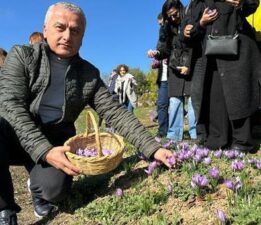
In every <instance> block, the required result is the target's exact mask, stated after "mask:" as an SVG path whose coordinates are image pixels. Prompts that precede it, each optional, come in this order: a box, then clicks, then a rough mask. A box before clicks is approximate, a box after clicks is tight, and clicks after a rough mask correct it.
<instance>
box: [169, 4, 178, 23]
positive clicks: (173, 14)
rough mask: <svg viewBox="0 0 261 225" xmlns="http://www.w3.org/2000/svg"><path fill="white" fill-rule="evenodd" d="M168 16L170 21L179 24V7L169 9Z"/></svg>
mask: <svg viewBox="0 0 261 225" xmlns="http://www.w3.org/2000/svg"><path fill="white" fill-rule="evenodd" d="M167 17H168V21H169V22H170V23H174V24H177V25H178V24H180V13H179V10H178V9H176V8H174V7H173V8H171V9H170V10H168V11H167Z"/></svg>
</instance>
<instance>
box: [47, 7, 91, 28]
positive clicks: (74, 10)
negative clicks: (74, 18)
mask: <svg viewBox="0 0 261 225" xmlns="http://www.w3.org/2000/svg"><path fill="white" fill-rule="evenodd" d="M55 6H62V7H63V8H64V9H68V10H70V11H71V12H73V13H75V14H78V15H81V16H82V18H83V22H84V24H83V25H84V29H85V27H86V17H85V14H84V12H83V10H82V9H81V8H80V7H79V6H77V5H74V4H72V3H69V2H57V3H55V4H53V5H51V6H49V8H48V10H47V12H46V15H45V19H44V25H46V23H47V22H48V20H49V17H50V15H51V13H52V10H53V8H54V7H55Z"/></svg>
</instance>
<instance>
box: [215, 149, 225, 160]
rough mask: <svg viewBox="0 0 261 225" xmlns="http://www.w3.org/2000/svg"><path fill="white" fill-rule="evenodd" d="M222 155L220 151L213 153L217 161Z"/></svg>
mask: <svg viewBox="0 0 261 225" xmlns="http://www.w3.org/2000/svg"><path fill="white" fill-rule="evenodd" d="M222 154H223V151H222V149H219V150H217V151H215V153H214V156H215V157H216V158H219V159H220V158H221V156H222Z"/></svg>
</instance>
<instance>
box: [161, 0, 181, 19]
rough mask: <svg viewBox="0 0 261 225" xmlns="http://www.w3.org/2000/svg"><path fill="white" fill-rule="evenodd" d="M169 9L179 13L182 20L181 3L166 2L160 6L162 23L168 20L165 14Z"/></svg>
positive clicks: (169, 0)
mask: <svg viewBox="0 0 261 225" xmlns="http://www.w3.org/2000/svg"><path fill="white" fill-rule="evenodd" d="M171 8H175V9H177V10H178V11H179V13H180V17H181V19H182V15H183V13H182V11H183V9H184V6H183V4H182V3H181V1H180V0H167V1H166V2H165V3H164V4H163V6H162V12H161V13H162V16H163V19H164V21H166V20H167V19H168V16H167V12H168V11H169V10H170V9H171Z"/></svg>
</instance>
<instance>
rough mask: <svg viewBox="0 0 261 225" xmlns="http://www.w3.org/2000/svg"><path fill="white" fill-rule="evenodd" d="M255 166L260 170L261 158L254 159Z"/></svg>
mask: <svg viewBox="0 0 261 225" xmlns="http://www.w3.org/2000/svg"><path fill="white" fill-rule="evenodd" d="M256 167H257V169H259V170H261V160H257V161H256Z"/></svg>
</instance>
